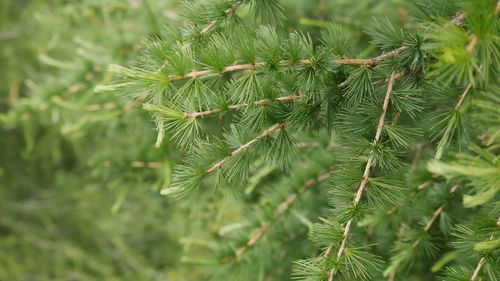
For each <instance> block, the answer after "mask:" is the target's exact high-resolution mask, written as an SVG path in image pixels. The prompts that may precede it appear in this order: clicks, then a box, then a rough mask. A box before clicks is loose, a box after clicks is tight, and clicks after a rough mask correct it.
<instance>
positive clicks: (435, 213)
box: [412, 185, 458, 248]
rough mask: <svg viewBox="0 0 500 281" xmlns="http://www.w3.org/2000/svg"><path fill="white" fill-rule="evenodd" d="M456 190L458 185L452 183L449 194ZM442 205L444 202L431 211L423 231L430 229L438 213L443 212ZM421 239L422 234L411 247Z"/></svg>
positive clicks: (443, 205)
mask: <svg viewBox="0 0 500 281" xmlns="http://www.w3.org/2000/svg"><path fill="white" fill-rule="evenodd" d="M457 190H458V185H454V186H453V187H452V188H451V189H450V194H453V193H455V192H456V191H457ZM444 207H445V204H442V205H441V206H439V208H437V209H436V210H434V212H433V213H432V216H431V218H430V219H429V220H428V221H427V223H426V224H425V226H424V233H426V232H428V231H429V229H431V227H432V225H433V224H434V222H435V221H436V219H437V218H438V217H439V215H441V213H443V211H444ZM423 239H424V235H423V234H422V235H420V236H419V237H418V239H417V240H415V242H413V244H412V247H413V248H416V247H417V246H418V245H419V244H420V242H422V240H423Z"/></svg>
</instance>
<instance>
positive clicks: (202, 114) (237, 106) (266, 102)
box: [184, 95, 305, 119]
mask: <svg viewBox="0 0 500 281" xmlns="http://www.w3.org/2000/svg"><path fill="white" fill-rule="evenodd" d="M304 97H305V96H304V95H290V96H284V97H279V98H276V99H263V100H258V101H256V102H254V103H253V105H256V106H268V105H269V104H270V103H272V102H273V101H275V102H289V101H294V100H298V99H301V98H304ZM250 105H251V104H248V103H241V104H233V105H230V106H228V107H227V108H228V109H231V110H234V109H240V108H243V107H248V106H250ZM222 110H223V109H220V108H214V109H210V110H205V111H198V112H186V113H184V119H197V118H201V117H205V116H207V115H211V114H215V113H219V112H221V111H222Z"/></svg>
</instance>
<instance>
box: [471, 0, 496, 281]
mask: <svg viewBox="0 0 500 281" xmlns="http://www.w3.org/2000/svg"><path fill="white" fill-rule="evenodd" d="M498 3H499V4H500V1H498ZM497 7H498V6H497ZM497 226H498V227H500V218H498V220H497ZM494 238H495V236H494V235H491V236H490V239H489V240H493V239H494ZM485 263H486V259H485V258H484V257H482V258H481V259H480V260H479V263H478V264H477V266H476V269H474V273H472V276H471V278H470V281H476V279H477V277H478V276H479V272H481V268H482V267H483V265H484V264H485Z"/></svg>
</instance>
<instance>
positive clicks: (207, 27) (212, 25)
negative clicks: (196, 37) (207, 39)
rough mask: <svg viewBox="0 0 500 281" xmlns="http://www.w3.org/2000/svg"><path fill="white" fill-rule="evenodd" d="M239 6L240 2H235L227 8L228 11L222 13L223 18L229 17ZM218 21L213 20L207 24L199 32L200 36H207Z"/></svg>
mask: <svg viewBox="0 0 500 281" xmlns="http://www.w3.org/2000/svg"><path fill="white" fill-rule="evenodd" d="M240 5H241V1H237V2H236V3H234V4H233V5H232V6H231V7H229V8H228V9H226V10H225V11H224V15H225V16H229V15H231V14H233V13H234V12H235V11H236V9H238V7H239V6H240ZM219 21H220V20H219V19H215V20H213V21H211V22H209V23H208V24H207V25H206V26H205V27H204V28H203V29H202V30H201V34H207V33H208V32H210V31H211V30H212V29H214V28H215V26H217V24H218V23H219Z"/></svg>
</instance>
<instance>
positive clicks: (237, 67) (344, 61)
mask: <svg viewBox="0 0 500 281" xmlns="http://www.w3.org/2000/svg"><path fill="white" fill-rule="evenodd" d="M408 49H409V47H408V46H402V47H400V48H398V49H396V50H393V51H390V52H387V53H384V54H382V55H380V56H377V57H373V58H368V59H353V58H337V59H334V60H333V61H332V63H333V64H341V65H359V66H366V67H374V66H376V65H378V64H379V63H381V62H382V61H385V60H388V59H390V58H394V57H397V56H399V55H400V54H401V53H402V52H404V51H406V50H408ZM314 63H315V62H314V61H312V60H309V59H304V60H300V61H298V62H291V61H287V60H282V61H280V62H279V63H278V65H280V66H283V67H291V68H302V67H305V66H310V65H313V64H314ZM265 66H267V64H266V63H263V62H256V63H248V64H234V65H230V66H226V67H224V68H222V69H221V70H220V71H217V72H214V70H212V69H202V70H194V71H191V72H188V73H185V74H184V75H174V76H170V77H169V78H168V81H170V82H175V81H181V80H187V79H192V78H206V77H210V76H212V75H221V74H225V73H231V72H237V71H252V70H256V69H259V68H263V67H265Z"/></svg>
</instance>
